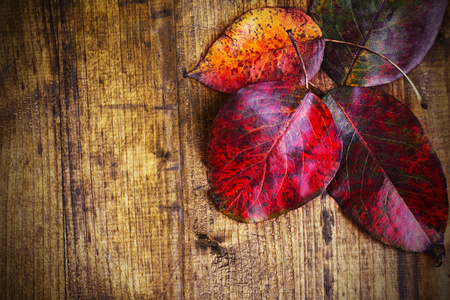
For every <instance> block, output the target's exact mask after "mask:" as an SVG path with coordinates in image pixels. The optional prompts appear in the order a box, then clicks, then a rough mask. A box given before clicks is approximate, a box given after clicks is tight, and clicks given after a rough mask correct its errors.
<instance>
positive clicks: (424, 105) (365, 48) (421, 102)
mask: <svg viewBox="0 0 450 300" xmlns="http://www.w3.org/2000/svg"><path fill="white" fill-rule="evenodd" d="M325 42H331V43H336V44H344V45H349V46H355V47H358V48H360V49H363V50H366V51H369V52H371V53H373V54H376V55H378V56H379V57H381V58H383V59H385V60H387V61H388V62H389V63H390V64H391V65H393V66H394V67H395V68H397V70H399V71H400V73H402V75H403V76H404V77H405V78H406V79H407V80H408V82H409V84H410V85H411V86H412V88H413V90H414V92H415V93H416V96H417V99H418V100H419V103H420V106H422V107H423V108H427V106H426V104H425V103H423V101H422V96H420V93H419V91H418V90H417V88H416V86H415V85H414V83H413V82H412V80H411V79H410V78H409V77H408V75H406V73H405V72H404V71H403V70H402V69H401V68H400V67H399V66H398V65H397V64H396V63H394V62H393V61H392V60H390V59H389V58H388V57H386V56H384V55H383V54H381V53H378V52H376V51H374V50H372V49H370V48H367V47H364V46H361V45H358V44H353V43H350V42H345V41H339V40H331V39H325Z"/></svg>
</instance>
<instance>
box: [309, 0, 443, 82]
mask: <svg viewBox="0 0 450 300" xmlns="http://www.w3.org/2000/svg"><path fill="white" fill-rule="evenodd" d="M446 5H447V0H374V1H370V2H367V1H349V0H313V1H312V2H311V5H310V7H309V12H310V14H311V15H312V17H313V19H314V20H315V21H316V22H317V23H318V24H319V26H320V27H321V28H322V32H323V36H324V38H327V39H335V40H343V41H346V42H351V43H354V44H358V45H361V46H366V47H368V48H370V49H372V50H374V51H376V52H378V53H381V54H383V55H385V56H386V57H388V58H390V59H391V60H392V61H394V63H396V64H397V65H399V67H400V68H401V69H403V70H404V71H405V72H409V71H410V70H412V69H413V68H414V67H415V66H417V65H418V64H419V63H420V62H421V61H422V59H423V58H424V57H425V55H426V54H427V52H428V50H429V49H430V48H431V46H432V45H433V42H434V40H435V38H436V35H437V33H438V31H439V27H440V25H441V23H442V18H443V15H444V12H445V7H446ZM322 67H323V69H324V70H325V71H326V72H327V74H328V75H329V76H330V77H331V78H332V79H333V80H334V81H335V82H336V83H338V84H344V85H351V86H374V85H380V84H385V83H389V82H392V81H394V80H396V79H398V78H400V77H401V76H402V74H401V73H400V72H399V71H398V70H397V69H396V68H395V67H394V66H392V65H391V64H389V63H388V62H387V61H385V60H384V59H382V58H381V57H379V56H377V55H375V54H373V53H370V52H367V51H365V50H361V49H359V48H356V47H352V46H348V45H342V44H333V43H327V45H326V47H325V56H324V61H323V66H322Z"/></svg>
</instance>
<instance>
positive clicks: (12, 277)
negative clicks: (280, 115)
mask: <svg viewBox="0 0 450 300" xmlns="http://www.w3.org/2000/svg"><path fill="white" fill-rule="evenodd" d="M0 2H1V4H0V31H1V34H0V70H1V77H0V80H1V81H0V99H1V101H0V298H2V299H50V298H53V299H64V298H67V299H182V298H185V299H229V298H233V299H293V298H295V299H303V298H304V299H321V298H343V299H356V298H377V299H388V298H389V299H396V298H401V299H445V298H447V299H448V298H450V292H449V291H450V259H449V258H447V259H445V260H444V261H443V265H442V267H440V268H436V267H434V265H435V264H436V261H435V260H434V259H432V258H430V257H428V256H426V255H422V254H413V253H405V252H402V251H397V250H395V249H393V248H390V247H388V246H385V245H383V244H381V243H380V242H377V241H376V240H374V239H372V238H371V237H370V236H369V235H367V234H366V233H364V232H362V231H361V230H360V229H358V227H357V226H356V225H354V224H353V223H352V221H350V220H349V219H348V218H347V217H345V216H344V215H343V214H342V212H341V210H340V209H339V208H338V206H337V205H336V204H335V203H334V200H333V199H331V198H330V197H319V198H317V199H315V200H314V201H312V202H310V203H309V204H307V205H306V206H304V207H302V208H300V209H298V210H295V211H292V212H290V213H288V214H286V215H284V216H281V217H279V218H278V219H276V220H274V221H268V222H264V223H261V224H249V225H247V224H240V223H237V222H235V221H233V220H231V219H228V218H227V217H225V216H223V215H221V214H220V213H219V212H218V211H217V210H216V209H215V208H214V206H213V205H212V204H211V201H210V198H209V197H208V183H207V180H206V171H207V170H206V168H205V164H204V161H205V149H206V145H207V141H208V134H209V129H210V127H211V124H212V121H213V119H214V117H215V115H216V114H217V112H218V109H219V107H220V105H221V104H222V103H223V102H224V101H225V99H226V95H224V94H220V93H218V92H215V91H213V90H211V89H209V88H207V87H205V86H203V85H201V84H199V83H198V82H196V81H194V80H192V79H189V78H184V77H183V72H184V71H185V70H190V69H192V68H193V67H194V66H195V65H196V64H197V63H198V61H199V59H200V58H201V57H202V55H203V54H204V53H205V51H206V50H207V48H208V46H209V45H210V44H211V43H212V42H213V41H214V40H215V39H216V38H217V37H218V36H219V35H220V33H221V32H222V31H223V30H224V29H225V28H226V27H227V26H228V25H229V24H231V22H232V21H233V20H234V19H236V18H237V17H238V16H240V15H241V14H243V13H244V12H246V11H248V10H250V9H252V8H257V7H262V6H295V7H298V8H300V9H302V10H307V7H308V1H305V0H298V1H262V0H261V1H258V0H254V1H239V0H229V1H220V0H214V1H209V0H182V1H163V0H159V1H148V0H119V1H117V0H115V1H104V0H83V1H77V0H74V1H69V0H60V1H56V0H28V1H27V0H20V1H4V0H2V1H0ZM449 36H450V22H449V10H448V9H447V13H446V16H445V20H444V24H443V26H442V29H441V32H440V34H439V36H438V39H437V40H436V42H435V44H434V46H433V48H432V49H431V51H430V52H429V53H428V55H427V56H426V58H425V60H424V61H423V62H422V63H421V64H420V65H419V67H417V68H416V69H414V70H413V71H412V72H411V73H410V75H411V77H412V79H413V81H414V82H415V83H416V85H417V86H418V88H419V90H420V92H421V94H422V95H423V97H424V99H425V101H426V102H427V103H428V105H429V109H428V110H426V111H425V110H422V109H421V108H420V107H419V105H418V103H417V101H416V98H415V96H414V94H413V92H412V89H411V88H410V87H409V86H408V84H407V83H406V81H405V80H403V79H400V80H398V81H397V82H395V83H393V84H390V85H387V86H385V87H383V89H384V90H386V91H388V92H390V93H392V94H394V95H396V96H397V97H398V98H400V99H402V101H403V102H405V103H406V104H407V105H408V106H409V107H410V108H411V109H412V110H413V112H414V113H415V114H416V115H417V116H418V118H419V119H420V120H421V122H422V123H423V125H424V127H425V130H426V132H427V133H428V135H429V137H430V139H431V141H432V144H433V146H434V148H435V150H436V152H437V153H438V156H439V157H440V159H441V160H442V163H443V166H444V170H445V172H446V174H447V176H448V178H450V150H449V146H450V126H449V122H450V100H449V93H450V77H449V76H450V75H449V70H450V69H449V51H450V48H449V47H450V44H449ZM314 81H315V82H316V83H318V84H320V85H322V86H327V85H328V86H330V81H329V80H327V79H326V76H324V75H323V74H322V75H319V76H318V77H317V78H315V80H314ZM445 242H446V248H447V251H448V252H450V234H449V231H447V234H446V241H445Z"/></svg>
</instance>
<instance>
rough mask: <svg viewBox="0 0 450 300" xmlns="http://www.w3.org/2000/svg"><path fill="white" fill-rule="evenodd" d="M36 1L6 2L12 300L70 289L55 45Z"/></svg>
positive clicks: (5, 219) (6, 219) (7, 288)
mask: <svg viewBox="0 0 450 300" xmlns="http://www.w3.org/2000/svg"><path fill="white" fill-rule="evenodd" d="M34 4H35V3H34V2H27V1H22V2H19V3H14V5H12V4H11V3H5V2H3V3H2V9H1V11H2V17H1V19H2V20H1V22H2V34H1V43H2V45H1V59H0V65H1V69H2V73H1V74H2V75H1V81H2V85H1V89H2V92H1V95H2V97H1V99H2V100H1V103H2V109H1V110H2V116H1V120H0V123H1V125H0V127H1V128H2V135H1V137H0V140H1V144H2V149H1V151H2V155H1V156H2V163H1V169H2V175H3V177H2V183H3V184H5V186H4V188H2V189H1V190H2V191H1V195H2V196H1V204H0V205H1V206H2V207H4V208H5V210H4V211H3V212H5V213H4V215H2V223H1V225H0V226H1V228H0V231H1V232H2V236H4V238H3V240H2V242H4V243H2V249H4V253H2V255H1V266H2V267H3V269H2V275H1V280H0V281H1V284H0V286H1V288H0V294H1V295H2V296H4V297H6V298H8V299H21V298H40V299H42V298H47V299H49V298H54V299H58V298H62V297H64V294H65V288H64V255H63V254H64V253H63V249H64V247H63V241H64V240H63V226H62V206H61V204H60V203H61V197H60V193H59V192H58V190H59V186H60V184H61V180H60V178H61V177H58V168H59V165H60V158H59V154H58V153H59V152H58V144H57V140H58V139H59V138H58V136H59V129H58V117H57V116H55V115H54V114H53V113H52V111H53V107H54V106H55V104H56V102H57V96H56V95H55V89H54V86H55V74H54V72H53V70H54V68H53V64H54V56H53V58H52V56H49V55H48V54H49V53H54V48H55V43H54V39H52V38H51V37H50V35H48V32H49V30H50V27H51V23H50V22H46V21H45V20H46V18H47V17H48V11H47V8H46V7H44V6H42V7H41V6H39V7H36V6H35V5H34ZM5 172H6V173H5ZM3 247H4V248H3Z"/></svg>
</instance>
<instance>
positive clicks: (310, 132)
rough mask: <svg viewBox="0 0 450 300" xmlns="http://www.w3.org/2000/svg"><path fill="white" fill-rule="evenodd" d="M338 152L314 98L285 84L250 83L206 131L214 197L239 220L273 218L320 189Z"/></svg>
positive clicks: (335, 164) (323, 110)
mask: <svg viewBox="0 0 450 300" xmlns="http://www.w3.org/2000/svg"><path fill="white" fill-rule="evenodd" d="M341 150H342V148H341V141H340V139H339V137H338V134H337V128H336V126H335V124H334V121H333V118H332V116H331V113H330V111H329V110H328V109H327V107H326V106H325V104H324V103H323V102H322V100H321V99H320V98H318V97H317V96H315V95H314V94H312V93H309V92H308V91H307V90H306V89H305V88H303V87H300V86H294V85H291V84H289V83H285V82H264V83H258V84H254V85H249V86H247V87H245V88H242V89H240V90H239V91H238V92H237V93H236V94H234V95H233V96H231V98H230V99H228V101H227V102H226V103H225V105H224V106H223V107H222V109H221V110H220V112H219V114H218V116H217V118H216V119H215V121H214V124H213V127H212V130H211V137H210V141H209V145H208V151H207V163H208V166H209V168H210V172H209V174H208V179H209V182H210V185H211V188H212V190H211V195H212V198H213V201H214V203H215V204H216V205H217V207H218V208H219V209H220V210H221V211H222V212H223V213H224V214H226V215H228V216H229V217H231V218H233V219H235V220H238V221H241V222H259V221H263V220H267V219H271V218H275V217H277V216H279V215H281V214H283V213H285V212H287V211H290V210H293V209H295V208H298V207H300V206H301V205H303V204H305V203H307V202H308V201H310V200H311V199H313V198H314V197H316V196H318V195H319V194H320V193H321V192H323V190H324V189H325V188H326V186H327V185H328V183H329V182H330V181H331V179H332V178H333V176H334V174H335V172H336V170H337V168H338V166H339V161H340V156H341Z"/></svg>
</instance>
